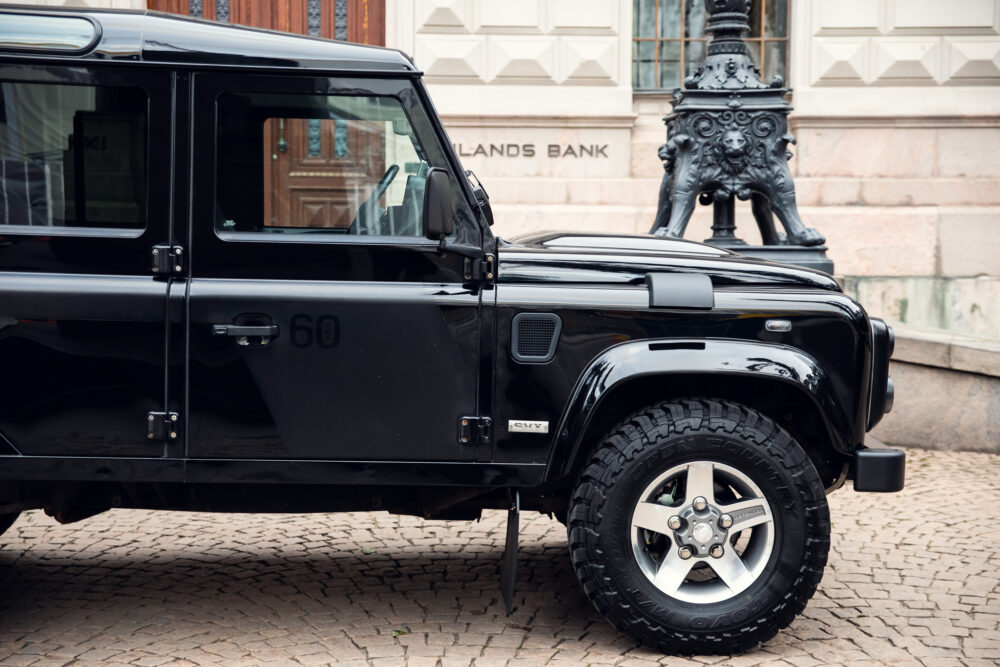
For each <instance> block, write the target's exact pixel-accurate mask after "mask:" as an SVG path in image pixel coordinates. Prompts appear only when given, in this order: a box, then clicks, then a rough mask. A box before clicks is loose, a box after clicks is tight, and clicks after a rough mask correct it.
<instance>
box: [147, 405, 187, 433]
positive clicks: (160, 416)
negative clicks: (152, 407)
mask: <svg viewBox="0 0 1000 667" xmlns="http://www.w3.org/2000/svg"><path fill="white" fill-rule="evenodd" d="M180 428H181V418H180V416H179V415H178V414H177V413H176V412H148V413H146V437H147V438H148V439H149V440H176V439H177V434H178V433H180Z"/></svg>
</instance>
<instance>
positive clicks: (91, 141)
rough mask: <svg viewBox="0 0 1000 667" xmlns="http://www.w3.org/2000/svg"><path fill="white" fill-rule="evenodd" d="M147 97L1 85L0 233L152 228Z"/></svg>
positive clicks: (115, 89)
mask: <svg viewBox="0 0 1000 667" xmlns="http://www.w3.org/2000/svg"><path fill="white" fill-rule="evenodd" d="M147 107H148V100H147V96H146V93H145V92H144V91H142V90H141V89H139V88H132V87H125V86H67V85H61V84H40V83H24V82H10V81H0V229H3V230H4V231H5V232H8V233H9V232H16V231H42V230H39V229H37V228H45V227H48V228H60V227H69V228H73V227H79V228H91V229H93V228H98V229H101V228H104V229H111V230H141V229H143V228H144V227H145V224H146V188H147V182H146V180H147V179H146V172H147V146H146V134H147V129H146V128H147V124H148V118H147V113H148V112H147Z"/></svg>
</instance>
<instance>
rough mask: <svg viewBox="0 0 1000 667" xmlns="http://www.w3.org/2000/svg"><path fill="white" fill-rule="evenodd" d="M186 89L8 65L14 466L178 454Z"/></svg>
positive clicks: (1, 204)
mask: <svg viewBox="0 0 1000 667" xmlns="http://www.w3.org/2000/svg"><path fill="white" fill-rule="evenodd" d="M172 76H173V75H172V74H171V73H169V72H165V71H156V72H149V71H140V70H138V69H135V68H125V67H99V68H98V67H86V66H75V67H71V68H69V67H56V66H51V65H42V64H30V63H27V62H20V63H12V62H6V63H0V368H2V369H3V379H2V380H0V454H12V453H20V454H24V455H60V456H108V457H111V456H162V455H163V454H164V453H165V451H164V445H163V443H162V442H160V441H158V440H155V439H150V438H149V437H148V434H147V413H150V412H163V411H165V409H166V404H165V402H166V383H165V346H166V327H165V309H166V302H167V289H168V284H167V281H166V280H164V279H162V278H160V277H158V276H157V275H156V274H154V273H153V271H152V256H151V251H152V249H153V248H154V246H156V245H158V244H163V245H169V244H170V230H169V213H170V198H169V182H170V177H169V169H170V163H171V155H170V142H169V140H168V139H169V136H170V127H171V125H170V109H171V103H172V100H171V81H172ZM154 137H157V138H158V139H157V140H156V141H154V140H153V138H154Z"/></svg>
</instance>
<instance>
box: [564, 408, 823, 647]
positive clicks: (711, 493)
mask: <svg viewBox="0 0 1000 667" xmlns="http://www.w3.org/2000/svg"><path fill="white" fill-rule="evenodd" d="M569 540H570V548H571V558H572V561H573V566H574V569H575V570H576V574H577V576H578V577H579V579H580V582H581V583H582V584H583V587H584V590H585V591H586V593H587V595H588V597H590V599H591V601H592V602H593V603H594V605H595V606H596V607H597V609H598V610H599V611H600V612H601V613H602V614H603V615H604V616H605V618H607V619H608V620H609V621H610V622H611V623H612V624H614V625H615V626H616V627H618V628H619V629H620V630H622V631H623V632H625V633H626V634H628V635H630V636H632V637H634V638H635V639H638V640H639V641H641V642H643V643H644V644H646V645H649V646H654V647H656V648H659V649H660V650H663V651H667V652H672V653H685V654H688V653H732V652H740V651H745V650H747V649H749V648H751V647H753V646H755V645H756V644H758V643H759V642H762V641H766V640H767V639H770V638H771V637H773V636H774V635H775V634H776V633H777V632H778V630H779V629H781V628H784V627H786V626H787V625H788V624H789V623H791V621H792V619H793V618H795V616H796V615H797V614H799V613H800V612H801V611H802V610H803V609H804V608H805V605H806V602H808V600H809V598H810V597H812V595H813V593H815V591H816V587H817V585H818V584H819V581H820V578H821V577H822V574H823V568H824V567H825V565H826V559H827V553H828V551H829V545H830V514H829V510H828V508H827V504H826V495H825V492H824V488H823V483H822V481H821V480H820V477H819V474H818V473H817V472H816V469H815V467H814V466H813V464H812V462H811V461H810V460H809V457H808V456H806V454H805V452H804V451H803V450H802V448H801V447H800V446H799V445H798V443H796V442H795V440H794V439H793V438H792V437H791V436H790V435H789V434H788V433H786V432H785V431H784V430H783V429H781V427H779V426H777V425H776V424H775V423H774V422H772V421H771V420H770V419H768V418H767V417H765V416H763V415H761V414H760V413H758V412H756V411H754V410H751V409H749V408H747V407H745V406H742V405H738V404H735V403H729V402H725V401H717V400H709V399H697V400H683V401H676V402H670V403H661V404H659V405H656V406H653V407H650V408H647V409H645V410H642V411H641V412H638V413H636V414H635V415H632V416H631V417H629V418H628V419H626V420H625V421H624V422H622V423H621V424H620V425H619V426H618V427H616V428H615V429H614V430H613V431H612V432H611V433H610V434H609V435H608V436H607V437H606V439H605V440H604V441H603V442H602V443H601V444H600V445H599V446H598V447H597V449H596V450H595V451H594V453H593V455H592V456H591V459H590V461H589V463H588V465H587V467H586V468H585V469H584V471H583V473H582V474H581V476H580V480H579V482H578V484H577V487H576V489H575V491H574V493H573V496H572V498H571V501H570V511H569Z"/></svg>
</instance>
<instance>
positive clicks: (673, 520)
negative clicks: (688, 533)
mask: <svg viewBox="0 0 1000 667" xmlns="http://www.w3.org/2000/svg"><path fill="white" fill-rule="evenodd" d="M667 525H668V526H670V530H678V529H679V528H680V527H681V518H680V517H679V516H677V515H676V514H675V515H674V516H672V517H670V518H669V519H667Z"/></svg>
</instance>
